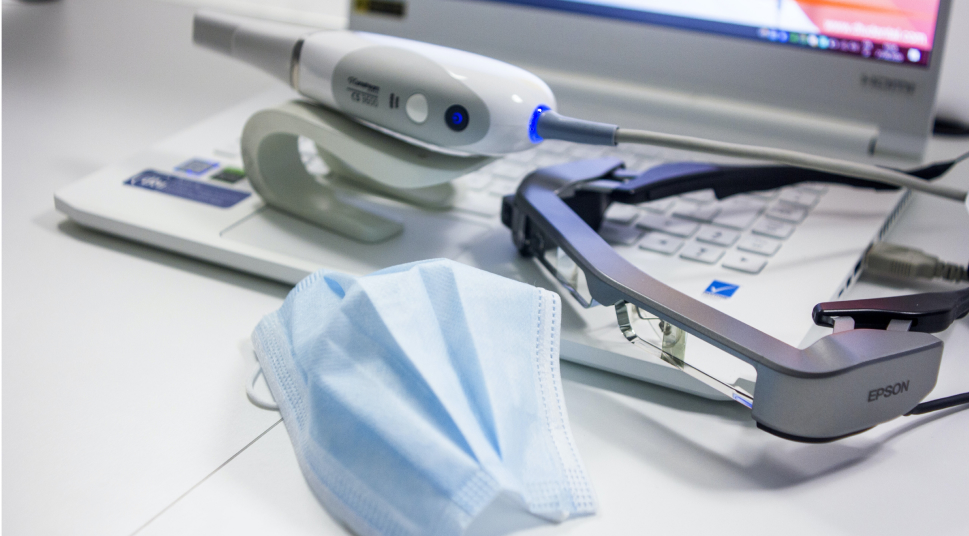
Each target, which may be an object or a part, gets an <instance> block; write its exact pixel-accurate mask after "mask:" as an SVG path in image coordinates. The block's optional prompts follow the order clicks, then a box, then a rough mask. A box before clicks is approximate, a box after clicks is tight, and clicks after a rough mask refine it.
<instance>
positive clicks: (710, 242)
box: [455, 141, 827, 274]
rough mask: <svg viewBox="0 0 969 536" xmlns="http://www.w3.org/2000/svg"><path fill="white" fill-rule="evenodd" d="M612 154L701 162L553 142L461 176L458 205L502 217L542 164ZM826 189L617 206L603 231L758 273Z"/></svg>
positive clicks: (611, 238)
mask: <svg viewBox="0 0 969 536" xmlns="http://www.w3.org/2000/svg"><path fill="white" fill-rule="evenodd" d="M604 156H615V157H618V158H621V159H622V160H623V161H624V162H625V163H626V167H627V168H628V169H632V170H645V169H648V168H650V167H652V166H655V165H658V164H661V163H663V162H669V161H684V160H695V159H696V155H695V154H692V153H687V152H681V151H669V150H663V149H658V148H654V147H640V146H632V147H628V148H622V149H613V148H609V147H593V146H582V145H574V144H569V143H564V142H554V141H553V142H550V141H545V142H543V143H542V144H541V145H539V146H538V147H537V148H535V149H533V150H530V151H526V152H522V153H516V154H511V155H509V156H507V157H505V158H503V159H501V160H498V161H496V162H493V163H491V164H489V165H488V166H485V167H484V168H482V169H480V170H478V171H475V172H474V173H471V174H469V175H466V176H464V177H462V178H460V179H458V181H457V182H460V183H463V184H464V186H465V190H466V191H465V195H464V196H462V197H461V198H460V199H459V200H458V202H457V203H456V204H455V208H456V209H459V210H464V211H469V212H473V213H476V214H479V215H482V216H495V215H497V214H498V213H499V211H500V208H501V197H502V196H504V195H507V194H510V193H513V192H514V191H515V189H516V188H517V187H518V183H519V182H520V181H521V179H522V178H523V177H525V176H526V175H528V174H529V173H531V172H532V171H534V170H535V169H538V168H540V167H545V166H551V165H555V164H562V163H566V162H572V161H575V160H581V159H586V158H599V157H604ZM826 191H827V188H826V187H825V186H823V185H817V184H804V185H798V186H796V187H788V188H782V189H779V190H769V191H764V192H757V193H754V194H741V195H736V196H732V197H729V198H727V199H722V200H717V199H716V197H715V196H714V195H713V191H712V190H701V191H697V192H691V193H688V194H684V195H680V196H676V197H671V198H666V199H660V200H658V201H651V202H648V203H642V204H640V205H638V206H633V205H624V204H620V203H615V204H613V205H612V206H610V207H609V209H608V210H607V211H606V214H605V222H604V223H603V225H602V227H601V229H600V231H599V234H600V235H601V236H602V237H603V238H604V239H605V240H606V241H607V242H609V243H611V244H613V245H622V246H629V247H639V248H640V249H642V250H645V251H650V252H653V253H656V254H660V255H667V256H674V255H675V256H678V257H679V258H680V259H683V260H684V261H688V262H696V263H703V264H709V265H715V264H720V265H721V266H723V267H724V268H729V269H732V270H737V271H740V272H745V273H750V274H757V273H760V272H761V271H762V270H763V269H764V267H766V266H767V264H768V263H769V262H770V259H771V257H772V256H773V255H774V254H776V253H777V252H778V251H779V250H780V249H781V248H782V247H783V246H784V242H785V241H786V240H787V239H788V238H790V237H791V235H792V234H793V233H794V231H795V229H796V228H797V226H798V224H800V223H801V222H803V221H804V219H805V218H806V217H807V214H808V212H810V210H811V208H813V207H814V206H815V205H816V204H817V203H818V201H819V200H820V198H821V196H823V195H824V194H825V192H826Z"/></svg>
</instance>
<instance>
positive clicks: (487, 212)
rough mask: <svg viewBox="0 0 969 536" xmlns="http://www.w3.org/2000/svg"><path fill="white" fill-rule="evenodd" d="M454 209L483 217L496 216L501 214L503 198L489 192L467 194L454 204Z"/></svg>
mask: <svg viewBox="0 0 969 536" xmlns="http://www.w3.org/2000/svg"><path fill="white" fill-rule="evenodd" d="M454 208H457V209H461V210H465V211H468V212H473V213H475V214H478V215H481V216H495V215H497V214H498V213H500V212H501V198H500V197H495V196H493V195H491V194H488V193H487V192H465V195H463V196H461V197H460V198H459V199H458V201H457V202H456V203H455V204H454Z"/></svg>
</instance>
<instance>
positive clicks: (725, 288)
mask: <svg viewBox="0 0 969 536" xmlns="http://www.w3.org/2000/svg"><path fill="white" fill-rule="evenodd" d="M738 288H740V285H734V284H733V283H724V282H723V281H717V280H714V281H713V283H710V286H709V287H707V289H706V290H704V291H703V293H704V294H710V295H711V296H718V297H720V298H729V297H731V296H733V293H734V292H737V289H738Z"/></svg>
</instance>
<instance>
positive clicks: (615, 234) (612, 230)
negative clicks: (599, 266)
mask: <svg viewBox="0 0 969 536" xmlns="http://www.w3.org/2000/svg"><path fill="white" fill-rule="evenodd" d="M599 236H601V237H602V238H603V240H605V241H606V242H609V243H610V244H621V245H623V246H631V245H633V244H635V243H636V241H637V240H639V237H641V236H643V232H642V231H640V230H639V229H638V228H636V227H635V226H632V225H617V224H615V223H612V222H609V221H605V222H602V226H601V227H599Z"/></svg>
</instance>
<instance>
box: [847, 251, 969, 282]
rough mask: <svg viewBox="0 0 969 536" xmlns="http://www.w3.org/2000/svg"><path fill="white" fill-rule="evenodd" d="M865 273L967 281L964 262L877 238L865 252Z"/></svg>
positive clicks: (968, 278) (968, 275) (967, 273)
mask: <svg viewBox="0 0 969 536" xmlns="http://www.w3.org/2000/svg"><path fill="white" fill-rule="evenodd" d="M864 263H865V264H864V266H865V273H869V274H876V275H887V276H891V277H904V278H925V279H933V278H940V279H945V280H947V281H952V282H955V283H959V282H962V281H969V270H967V267H966V266H962V265H959V264H955V263H949V262H943V261H940V260H939V258H938V257H936V256H934V255H929V254H927V253H925V252H924V251H921V250H918V249H915V248H909V247H905V246H899V245H897V244H889V243H887V242H879V243H877V244H874V245H873V246H871V247H870V248H868V252H867V253H865V260H864Z"/></svg>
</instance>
